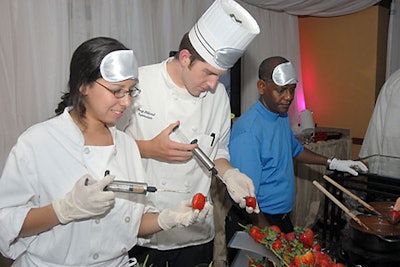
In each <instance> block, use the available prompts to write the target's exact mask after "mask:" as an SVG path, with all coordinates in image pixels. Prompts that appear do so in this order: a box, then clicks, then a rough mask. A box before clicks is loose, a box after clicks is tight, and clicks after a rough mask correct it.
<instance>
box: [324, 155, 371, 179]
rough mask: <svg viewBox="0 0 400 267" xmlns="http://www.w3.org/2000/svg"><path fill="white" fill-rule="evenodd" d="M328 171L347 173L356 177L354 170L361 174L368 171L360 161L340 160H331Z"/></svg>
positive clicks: (356, 173)
mask: <svg viewBox="0 0 400 267" xmlns="http://www.w3.org/2000/svg"><path fill="white" fill-rule="evenodd" d="M329 169H330V170H332V171H333V170H337V171H341V172H348V173H350V174H352V175H354V176H357V175H358V172H357V171H356V170H360V171H362V172H366V171H368V168H367V166H365V165H364V163H362V162H361V161H353V160H340V159H336V158H333V159H332V161H331V163H330V164H329Z"/></svg>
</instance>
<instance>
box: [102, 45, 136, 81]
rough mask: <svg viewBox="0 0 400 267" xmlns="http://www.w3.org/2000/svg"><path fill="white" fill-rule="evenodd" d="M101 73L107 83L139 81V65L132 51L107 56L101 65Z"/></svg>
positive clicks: (112, 53)
mask: <svg viewBox="0 0 400 267" xmlns="http://www.w3.org/2000/svg"><path fill="white" fill-rule="evenodd" d="M100 73H101V76H102V77H103V79H104V80H106V81H107V82H120V81H124V80H128V79H133V80H137V79H138V63H137V61H136V57H135V54H134V53H133V51H132V50H117V51H113V52H111V53H109V54H107V55H106V56H105V57H104V58H103V60H102V61H101V64H100Z"/></svg>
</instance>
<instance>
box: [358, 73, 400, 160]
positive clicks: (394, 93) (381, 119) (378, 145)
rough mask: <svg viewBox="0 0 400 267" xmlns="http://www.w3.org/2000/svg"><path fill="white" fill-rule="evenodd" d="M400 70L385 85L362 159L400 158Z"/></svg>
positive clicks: (370, 124)
mask: <svg viewBox="0 0 400 267" xmlns="http://www.w3.org/2000/svg"><path fill="white" fill-rule="evenodd" d="M399 114H400V70H397V71H396V72H395V73H393V74H392V75H391V76H390V77H389V78H388V79H387V81H386V82H385V84H384V85H383V87H382V89H381V91H380V93H379V96H378V99H377V101H376V104H375V108H374V112H373V113H372V117H371V120H370V121H369V125H368V129H367V132H366V134H365V136H364V141H363V144H362V146H361V150H360V153H359V156H360V157H362V158H363V157H367V156H371V155H386V156H397V157H400V116H399Z"/></svg>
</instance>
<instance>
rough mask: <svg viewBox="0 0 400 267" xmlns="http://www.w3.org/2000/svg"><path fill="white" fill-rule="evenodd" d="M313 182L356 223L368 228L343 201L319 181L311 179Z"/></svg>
mask: <svg viewBox="0 0 400 267" xmlns="http://www.w3.org/2000/svg"><path fill="white" fill-rule="evenodd" d="M313 184H314V185H315V186H316V187H317V188H318V189H319V190H320V191H321V192H322V193H324V195H325V196H327V197H328V198H329V199H330V200H332V201H333V203H335V204H336V205H337V206H338V207H339V208H341V209H342V210H343V211H344V212H345V213H346V214H347V215H349V216H350V217H351V218H352V219H353V220H354V221H355V222H356V223H358V224H359V225H360V226H362V227H364V228H365V229H366V230H370V229H369V227H368V226H367V225H365V224H364V223H363V222H362V221H361V220H360V219H359V218H358V217H357V215H355V214H354V213H353V212H351V211H350V210H349V209H348V208H347V207H346V206H345V205H344V204H343V203H341V202H340V201H339V200H338V199H337V198H336V197H334V196H333V195H332V194H331V193H330V192H329V191H328V190H326V189H325V188H324V187H323V186H322V185H321V184H320V183H318V182H317V181H315V180H314V181H313Z"/></svg>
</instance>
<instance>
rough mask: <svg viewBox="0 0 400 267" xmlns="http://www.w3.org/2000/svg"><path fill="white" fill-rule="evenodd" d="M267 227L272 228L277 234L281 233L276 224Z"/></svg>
mask: <svg viewBox="0 0 400 267" xmlns="http://www.w3.org/2000/svg"><path fill="white" fill-rule="evenodd" d="M269 229H272V230H274V231H275V232H276V233H277V234H280V233H281V229H280V228H279V226H277V225H272V226H270V227H269Z"/></svg>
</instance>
